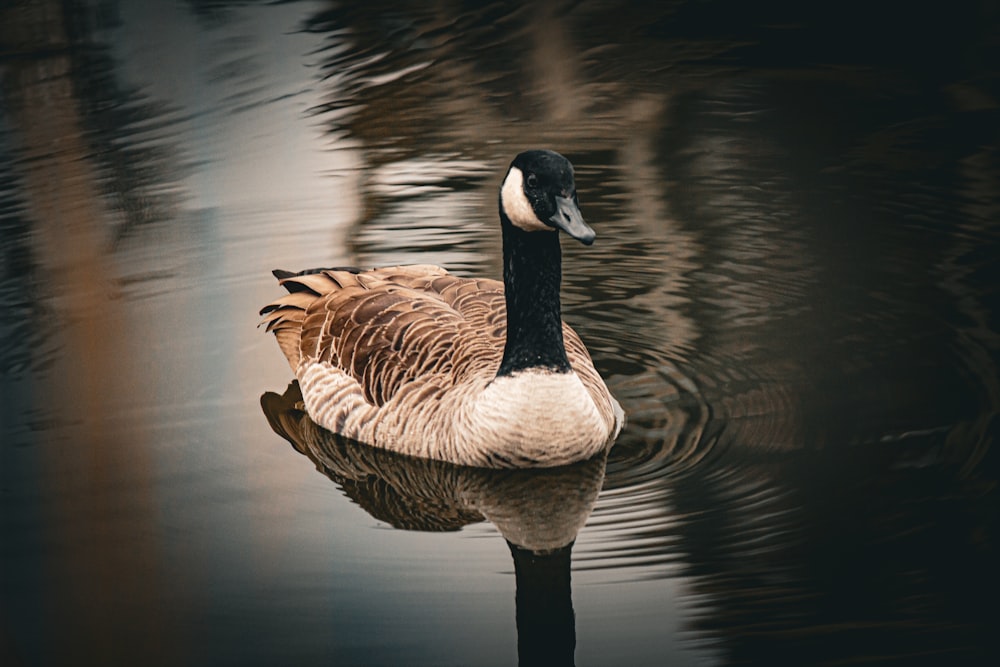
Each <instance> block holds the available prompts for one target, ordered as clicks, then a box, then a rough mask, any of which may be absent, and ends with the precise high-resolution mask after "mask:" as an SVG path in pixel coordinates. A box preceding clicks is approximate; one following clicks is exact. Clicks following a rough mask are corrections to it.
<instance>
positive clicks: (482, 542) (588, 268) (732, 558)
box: [0, 0, 1000, 665]
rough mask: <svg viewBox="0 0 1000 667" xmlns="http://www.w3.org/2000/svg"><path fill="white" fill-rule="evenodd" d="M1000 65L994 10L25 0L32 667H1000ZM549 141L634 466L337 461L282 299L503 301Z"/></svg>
mask: <svg viewBox="0 0 1000 667" xmlns="http://www.w3.org/2000/svg"><path fill="white" fill-rule="evenodd" d="M803 4H806V3H803ZM918 4H919V3H918ZM998 63H1000V10H998V8H997V5H996V3H995V2H987V1H985V0H984V1H981V2H955V3H948V4H947V5H946V6H940V7H934V8H930V7H928V8H926V9H921V8H918V7H917V6H916V5H914V6H911V5H910V4H903V3H882V4H881V5H879V3H862V2H855V1H853V0H848V1H847V2H841V3H822V4H821V5H817V6H815V7H811V8H803V7H802V6H800V3H791V2H787V3H786V2H777V1H770V2H764V3H742V2H735V1H725V0H714V1H713V0H709V1H706V2H696V1H694V0H685V1H680V0H678V1H675V2H662V3H612V2H602V1H600V0H595V1H593V2H578V3H570V2H567V3H558V2H535V3H528V4H525V5H524V6H517V7H515V6H512V5H507V4H505V3H495V4H483V3H461V2H454V3H435V4H433V5H432V4H431V3H417V2H414V3H398V2H392V3H390V2H381V1H380V0H371V1H369V2H366V3H333V2H318V1H316V2H289V3H276V4H272V3H265V2H226V1H224V0H219V1H215V2H209V1H204V0H199V1H195V0H190V1H189V2H169V1H166V0H164V1H162V2H153V1H148V2H115V1H114V0H111V1H107V2H103V1H102V2H97V1H94V2H80V1H72V0H71V1H69V2H64V1H58V2H57V1H55V0H32V1H25V2H3V3H0V75H2V88H0V226H2V241H0V251H2V264H0V274H2V283H0V310H2V313H3V317H2V318H0V367H2V372H3V383H2V392H3V393H2V399H3V400H2V413H0V414H2V433H3V442H2V445H0V503H2V505H0V507H2V510H0V558H2V561H0V563H2V566H0V595H2V605H0V662H2V664H4V665H17V664H28V665H69V664H73V665H78V664H103V665H133V664H145V665H159V664H163V665H277V664H296V665H313V664H325V665H510V664H516V663H517V662H518V661H519V660H520V663H521V664H522V665H529V664H545V665H557V664H569V663H571V662H573V661H575V663H576V664H578V665H694V664H699V665H716V664H719V665H723V664H769V665H770V664H796V665H806V664H831V665H832V664H846V663H852V664H853V663H866V664H905V665H911V664H928V665H942V664H949V665H954V664H994V661H995V660H996V659H997V658H998V655H997V649H996V643H995V639H996V637H995V633H996V630H997V628H998V624H997V617H998V612H997V608H998V607H997V602H996V601H997V599H1000V576H998V574H997V571H998V565H997V564H998V563H1000V554H998V549H997V539H998V510H1000V505H998V491H997V482H998V463H997V456H998V453H997V446H996V442H995V441H996V439H997V437H998V435H1000V425H998V417H997V414H998V409H1000V380H998V372H997V369H998V352H1000V336H998V331H1000V322H998V314H1000V308H998V306H1000V303H998V302H1000V291H998V289H1000V288H998V285H1000V280H998V277H1000V276H998V258H1000V159H998V157H1000V156H998V145H1000V142H998V134H1000V76H998V69H1000V68H998ZM529 147H549V148H553V149H555V150H559V151H560V152H563V153H565V154H566V155H567V156H568V157H570V158H571V159H572V160H573V162H574V164H575V165H576V167H577V172H578V188H579V192H580V201H581V206H582V210H583V212H584V215H585V216H586V218H587V219H588V221H589V222H591V223H592V225H593V226H594V228H595V229H596V230H597V233H598V239H597V242H596V244H595V245H594V246H593V247H591V248H584V247H582V246H576V245H572V246H571V245H570V244H569V243H567V244H566V245H565V255H566V256H565V261H564V267H565V279H564V288H563V294H564V297H563V298H564V306H565V309H564V310H565V313H564V314H565V317H566V319H567V320H568V321H569V322H570V323H571V324H573V326H574V327H575V328H576V329H577V331H578V332H579V333H580V334H581V335H582V337H583V339H584V340H585V341H586V342H587V343H588V346H589V348H590V350H591V352H592V353H593V355H594V358H595V361H596V363H597V365H598V368H600V369H601V371H602V372H603V373H604V374H605V376H606V377H607V378H608V382H609V385H610V386H611V388H612V390H613V391H614V392H615V393H616V395H617V396H618V397H619V398H620V400H621V402H622V404H623V406H624V407H625V409H626V411H627V412H628V413H629V419H630V421H629V425H628V427H627V428H626V430H625V431H624V432H623V433H622V435H621V437H620V439H619V441H618V444H617V445H616V446H615V447H614V449H612V451H611V452H610V455H609V457H608V459H607V460H606V461H604V460H599V461H594V462H589V463H586V464H581V465H579V466H573V467H570V468H567V469H563V470H555V471H519V472H503V473H500V472H494V473H490V472H486V471H481V470H469V469H462V468H456V467H454V466H447V465H443V464H434V463H429V462H423V461H412V460H407V459H405V458H402V457H396V456H391V455H388V454H386V453H384V452H375V451H372V450H370V449H368V448H366V447H361V446H358V445H353V444H351V443H346V442H342V441H339V440H337V439H336V438H333V437H332V436H331V435H329V434H327V433H325V432H323V431H322V430H320V429H317V428H316V427H315V426H314V425H313V424H312V423H311V422H310V421H309V420H308V419H307V418H305V417H304V415H302V413H300V412H299V411H297V410H296V408H295V403H294V401H295V395H294V392H295V387H294V386H292V387H288V382H289V380H290V379H291V373H290V371H289V370H288V368H287V365H286V364H285V362H284V360H283V358H282V357H281V355H280V353H279V351H278V349H277V346H276V345H275V343H274V340H273V338H272V337H271V336H268V335H265V334H264V333H262V332H261V331H260V330H258V329H256V328H255V325H256V323H257V319H258V318H257V314H256V313H257V310H258V309H259V308H260V307H261V306H262V305H264V304H265V303H267V302H268V301H269V300H271V299H273V298H274V297H275V296H276V295H277V294H278V293H279V290H278V288H277V287H276V285H275V284H274V281H273V279H272V278H271V276H270V273H269V271H270V269H272V268H275V267H284V268H289V269H298V268H306V267H310V266H329V265H362V266H365V265H386V264H395V263H400V262H420V263H435V264H441V265H443V266H446V267H448V268H450V269H452V270H453V271H455V272H457V273H460V274H462V275H490V276H498V275H499V272H500V262H499V252H500V247H499V233H498V225H497V223H496V210H495V209H496V188H497V186H498V184H499V180H500V178H501V176H502V173H503V170H504V169H505V168H506V165H507V164H508V162H509V161H510V159H511V158H512V157H513V155H514V154H516V153H517V152H518V151H520V150H522V149H524V148H529ZM262 408H263V409H262ZM317 470H318V471H319V472H317Z"/></svg>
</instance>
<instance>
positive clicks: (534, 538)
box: [261, 382, 605, 665]
mask: <svg viewBox="0 0 1000 667" xmlns="http://www.w3.org/2000/svg"><path fill="white" fill-rule="evenodd" d="M261 405H262V407H263V408H264V414H265V415H266V416H267V420H268V422H269V423H270V425H271V428H272V429H274V431H275V433H277V434H278V435H280V436H281V437H283V438H284V439H286V440H287V441H288V442H290V443H291V444H292V446H293V447H295V449H297V450H298V451H299V452H301V453H302V454H305V455H306V456H308V457H309V458H310V459H311V460H312V462H313V463H314V464H315V465H316V468H317V469H318V470H319V471H320V472H322V473H323V474H325V475H327V476H328V477H329V478H330V479H331V480H333V481H335V482H336V483H337V484H338V485H339V486H340V487H341V488H342V489H343V491H344V493H345V494H347V496H348V497H350V498H351V499H352V500H353V501H354V502H356V503H357V504H358V505H360V506H361V507H363V508H364V509H365V511H367V512H368V513H369V514H371V515H372V516H373V517H375V518H377V519H379V520H381V521H385V522H387V523H389V524H390V525H392V526H393V527H396V528H402V529H404V530H424V531H435V532H436V531H447V530H458V529H460V528H462V527H463V526H465V525H467V524H470V523H475V522H479V521H484V520H485V521H489V522H491V523H492V524H493V525H494V526H496V528H497V529H498V530H499V531H500V534H501V535H503V537H504V538H505V539H506V540H507V543H508V545H509V546H510V550H511V554H512V556H513V559H514V571H515V574H516V587H517V594H516V600H517V631H518V643H517V644H518V658H519V664H521V665H572V664H573V651H574V647H575V644H576V630H575V627H574V619H573V603H572V593H571V590H570V552H571V550H572V548H573V542H574V540H575V539H576V535H577V533H578V532H579V531H580V529H581V528H582V527H583V525H584V524H585V523H586V521H587V517H589V516H590V512H591V509H592V508H593V506H594V501H596V500H597V494H598V492H599V491H600V490H601V482H602V481H603V480H604V467H605V460H604V458H603V457H598V458H596V459H592V460H590V461H585V462H583V463H578V464H575V465H572V466H566V467H564V468H550V469H543V470H508V471H496V470H486V469H482V468H463V467H460V466H455V465H450V464H447V463H442V462H439V461H430V460H423V459H415V458H411V457H407V456H402V455H398V454H394V453H392V452H388V451H385V450H380V449H375V448H372V447H368V446H365V445H362V444H357V443H354V442H351V441H349V440H346V439H345V438H342V437H340V436H337V435H334V434H332V433H330V432H329V431H326V430H324V429H322V428H321V427H319V426H317V425H316V424H315V423H314V422H313V421H312V420H311V419H309V417H308V415H306V414H305V412H304V411H303V410H302V394H301V393H300V392H299V387H298V383H297V382H293V383H292V384H291V385H289V387H288V389H287V390H286V391H285V393H284V394H283V395H280V396H279V395H278V394H275V393H270V392H269V393H266V394H264V396H262V397H261Z"/></svg>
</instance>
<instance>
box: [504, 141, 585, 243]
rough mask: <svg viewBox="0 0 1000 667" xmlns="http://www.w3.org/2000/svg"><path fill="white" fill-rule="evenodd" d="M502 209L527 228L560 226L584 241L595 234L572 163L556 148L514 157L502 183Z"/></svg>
mask: <svg viewBox="0 0 1000 667" xmlns="http://www.w3.org/2000/svg"><path fill="white" fill-rule="evenodd" d="M500 211H501V214H502V216H505V217H506V218H507V220H509V221H510V223H511V224H512V225H514V226H515V227H517V228H519V229H521V230H523V231H526V232H555V231H558V230H560V229H561V230H563V231H564V232H566V233H567V234H569V235H570V236H572V237H573V238H575V239H576V240H578V241H580V242H581V243H583V244H584V245H590V244H591V243H593V242H594V237H595V236H596V234H595V232H594V230H593V229H591V228H590V226H589V225H588V224H587V223H586V222H584V220H583V214H581V213H580V206H579V203H578V201H577V198H576V183H575V182H574V180H573V165H572V164H570V161H569V160H567V159H566V158H564V157H563V156H562V155H560V154H559V153H556V152H554V151H547V150H531V151H525V152H524V153H521V154H520V155H518V156H517V157H516V158H514V161H513V162H511V164H510V169H508V170H507V176H506V177H505V178H504V181H503V185H502V186H501V187H500Z"/></svg>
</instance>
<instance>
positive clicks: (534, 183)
mask: <svg viewBox="0 0 1000 667" xmlns="http://www.w3.org/2000/svg"><path fill="white" fill-rule="evenodd" d="M525 182H526V183H527V184H528V187H529V188H537V187H538V177H537V176H535V175H534V174H528V178H527V179H525Z"/></svg>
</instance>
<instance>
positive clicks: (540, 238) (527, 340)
mask: <svg viewBox="0 0 1000 667" xmlns="http://www.w3.org/2000/svg"><path fill="white" fill-rule="evenodd" d="M500 227H501V229H502V230H503V282H504V293H505V298H506V301H507V344H506V345H505V346H504V350H503V361H502V362H501V363H500V369H499V370H498V371H497V375H511V374H513V373H516V372H517V371H522V370H525V369H528V368H545V369H549V370H552V371H556V372H561V373H566V372H569V371H570V370H571V369H570V365H569V360H568V359H567V358H566V347H565V346H564V345H563V332H562V311H561V308H560V304H559V284H560V282H561V280H562V253H561V251H560V249H559V234H558V232H556V231H555V230H553V231H551V232H549V231H538V232H526V231H523V230H521V229H518V228H517V227H515V226H514V225H513V224H512V223H511V222H510V220H509V219H508V218H507V216H506V214H504V212H503V209H502V208H501V209H500Z"/></svg>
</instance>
